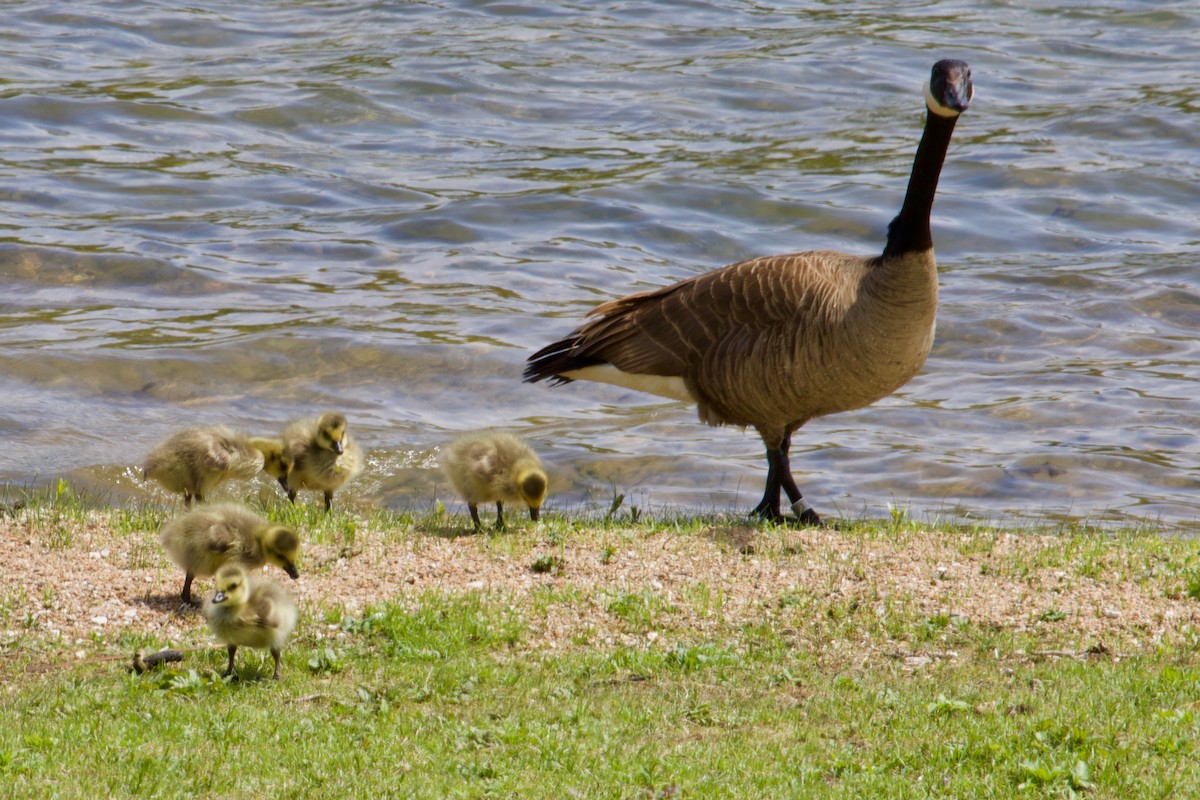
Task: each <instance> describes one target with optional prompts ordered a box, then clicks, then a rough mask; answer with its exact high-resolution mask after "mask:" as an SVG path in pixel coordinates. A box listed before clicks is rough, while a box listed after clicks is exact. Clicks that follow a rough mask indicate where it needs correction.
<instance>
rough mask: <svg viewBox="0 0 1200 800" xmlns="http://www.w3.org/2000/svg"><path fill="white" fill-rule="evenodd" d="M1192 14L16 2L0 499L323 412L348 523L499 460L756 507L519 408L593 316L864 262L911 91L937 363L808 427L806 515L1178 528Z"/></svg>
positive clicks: (119, 488) (124, 491)
mask: <svg viewBox="0 0 1200 800" xmlns="http://www.w3.org/2000/svg"><path fill="white" fill-rule="evenodd" d="M1198 40H1200V7H1197V6H1196V4H1195V3H1193V2H1190V0H1189V1H1188V2H1174V3H1172V2H1166V3H1155V4H1148V3H1142V2H1138V0H1125V1H1124V2H1101V3H1096V2H1087V3H1084V2H1075V3H1066V4H1058V5H1057V6H1056V7H1054V8H1050V7H1048V6H1046V4H1042V3H1032V2H1029V3H1021V2H1018V3H1000V2H995V3H992V2H952V3H931V2H907V3H905V2H901V3H855V4H844V3H835V2H798V3H790V4H781V5H778V6H773V5H770V4H765V3H755V4H749V3H734V2H727V3H715V2H714V3H705V2H661V1H659V0H656V2H641V3H638V2H609V3H591V2H588V3H577V4H560V5H555V6H553V7H549V4H543V3H533V2H496V3H488V2H451V1H450V0H445V1H444V2H435V1H431V2H422V3H407V4H401V3H353V2H337V1H336V0H327V1H326V2H279V1H278V0H277V1H276V2H270V1H268V2H262V3H222V2H211V1H208V0H198V2H195V3H191V4H188V7H187V8H174V7H173V6H172V5H170V4H153V3H136V2H124V3H113V2H104V3H100V2H90V3H89V2H83V3H80V2H72V3H65V2H62V3H54V2H50V3H46V2H36V3H35V2H28V3H8V4H6V5H5V26H4V29H3V32H0V143H2V147H0V201H2V206H0V208H2V210H3V213H2V215H0V437H2V445H0V480H2V481H6V482H8V483H11V484H17V485H21V484H28V483H31V482H34V481H37V480H44V479H47V478H50V477H52V476H58V475H70V476H72V477H74V478H76V479H79V480H84V481H88V482H93V483H98V484H100V485H101V486H103V487H105V488H107V489H110V490H111V491H112V492H113V494H114V496H115V497H118V498H120V497H127V496H128V497H138V496H144V494H143V493H144V491H145V490H144V487H143V486H142V485H141V484H140V482H139V481H137V480H136V479H135V478H134V477H133V473H132V470H131V469H130V467H131V466H132V465H134V464H137V463H139V462H140V461H141V458H142V456H143V455H144V453H145V452H146V451H147V450H148V449H149V447H150V446H151V445H152V444H153V443H154V442H155V441H156V440H157V439H158V438H160V437H162V436H163V435H164V434H166V433H167V432H169V431H170V430H172V429H173V428H175V427H178V426H180V425H183V424H191V423H198V422H205V423H207V422H229V423H232V424H235V425H237V426H240V427H242V428H246V429H249V430H254V431H258V430H266V431H269V430H273V429H276V428H278V427H280V426H281V424H282V423H283V421H285V420H286V419H288V418H291V417H293V416H296V415H301V414H308V413H310V412H314V411H317V410H321V409H324V408H326V407H337V408H341V409H343V410H345V411H346V413H347V415H348V416H349V417H350V420H351V425H352V427H353V431H354V432H355V433H356V434H357V436H358V438H359V440H360V441H361V442H362V443H363V444H364V445H365V446H366V447H367V448H368V450H369V451H370V454H371V458H370V466H369V469H368V471H367V474H366V475H365V476H364V478H363V479H362V480H361V481H360V482H359V483H358V484H356V485H355V486H354V488H353V489H352V490H349V491H348V494H350V495H357V496H358V498H359V499H360V500H361V501H363V502H379V503H383V504H386V505H389V506H395V507H410V506H418V507H419V506H421V505H423V504H428V503H430V502H431V501H432V500H433V498H435V497H440V498H443V499H447V500H448V499H449V497H448V494H449V493H448V491H447V487H446V484H445V481H444V480H442V479H441V478H440V477H439V476H438V474H437V472H436V469H435V467H434V461H435V457H436V452H437V447H438V446H439V445H440V444H442V443H444V442H445V441H446V440H447V439H448V438H449V437H450V436H452V435H453V433H454V432H456V431H459V430H465V429H469V428H474V427H479V426H482V425H496V426H503V427H509V428H512V429H514V430H517V431H519V432H521V433H522V434H524V435H525V436H527V437H528V438H530V439H531V440H532V441H533V442H534V443H535V445H536V446H537V447H538V448H539V449H540V450H541V451H542V452H543V454H544V456H545V458H546V460H547V462H548V464H549V465H550V466H551V468H552V469H553V471H554V473H555V481H554V485H553V489H554V498H553V506H555V507H557V508H558V509H559V510H562V511H568V512H570V511H574V510H577V509H580V508H590V507H593V506H596V505H598V506H602V507H607V501H608V498H610V497H611V496H612V494H613V493H614V492H623V493H625V494H626V495H627V496H629V497H630V498H631V500H632V501H634V502H637V503H638V504H640V505H642V506H650V507H652V508H656V507H663V506H670V507H678V506H683V507H686V508H691V509H699V510H712V509H718V510H726V509H730V508H733V507H744V508H748V507H749V506H750V505H752V504H753V503H754V502H755V501H756V500H757V498H758V496H759V494H760V493H761V487H762V480H763V478H764V475H765V465H764V462H763V458H762V453H761V445H760V443H759V441H758V439H757V437H756V436H755V435H754V433H753V432H752V431H751V432H747V433H743V432H740V431H738V430H735V429H709V428H705V427H702V426H700V425H698V424H697V423H696V422H695V412H694V410H693V409H691V408H689V407H687V406H684V405H682V404H676V403H666V402H660V401H658V400H656V399H655V398H652V397H650V396H647V395H639V394H634V393H629V392H625V391H622V390H619V389H615V388H612V387H604V386H596V385H587V384H573V385H571V386H568V387H563V388H559V389H550V388H547V387H546V386H545V385H537V386H529V385H525V384H522V383H521V382H520V370H521V367H522V364H523V361H524V359H525V357H526V356H527V355H528V354H529V352H530V351H531V350H533V349H535V348H536V347H538V346H540V345H542V344H545V343H547V342H549V341H551V340H553V339H555V338H558V337H559V336H561V335H562V334H564V333H566V332H567V331H569V330H570V329H571V328H572V327H573V326H574V325H575V323H576V322H577V321H578V320H579V319H580V318H581V317H582V315H583V313H584V312H585V311H587V310H588V309H589V308H591V307H592V306H593V305H595V304H596V303H597V302H599V301H600V300H603V299H605V298H609V297H614V296H619V295H622V294H626V293H628V292H630V291H633V290H637V289H642V288H645V287H648V286H654V285H657V284H661V283H665V282H669V281H671V280H675V279H678V278H681V277H685V276H688V275H692V274H695V273H697V272H699V271H703V270H707V269H710V268H713V267H717V266H720V265H722V264H725V263H729V262H732V261H736V260H740V259H743V258H747V257H751V256H755V255H763V254H770V253H782V252H790V251H794V250H802V249H812V248H833V249H842V250H848V251H851V252H857V253H863V254H870V253H875V252H878V251H879V250H880V249H881V247H882V243H883V237H884V232H885V229H886V225H887V222H888V221H889V220H890V219H891V218H892V216H893V215H894V214H895V212H896V210H897V209H898V207H899V203H900V200H901V199H902V197H903V192H904V184H905V180H906V177H907V171H908V168H909V166H910V165H911V163H912V155H913V152H914V151H915V146H916V141H917V138H918V136H919V133H920V125H921V119H922V113H923V109H922V101H921V84H922V82H923V80H924V78H925V76H926V75H927V73H928V69H929V65H930V64H931V63H932V62H933V61H934V60H936V59H938V58H941V57H957V58H962V59H965V60H967V61H969V62H970V63H971V65H972V69H973V73H974V76H975V82H976V91H977V95H976V100H975V102H974V104H973V105H972V107H971V109H970V111H969V112H968V113H967V114H966V115H965V116H964V117H963V118H962V120H960V122H959V125H958V129H957V131H956V134H955V141H954V142H953V143H952V145H951V149H950V155H949V157H948V159H947V164H946V168H945V171H944V173H943V175H942V180H941V184H940V189H939V196H938V201H937V203H936V205H935V208H934V239H935V241H936V243H937V248H938V257H939V263H940V265H941V270H942V306H941V309H940V311H939V325H938V338H937V342H936V344H935V346H934V351H933V354H932V355H931V357H930V359H929V361H928V363H927V364H926V367H925V369H924V371H923V372H922V374H921V375H919V376H918V377H917V378H916V379H914V380H913V381H912V382H911V383H910V384H908V385H907V386H905V387H904V389H903V390H902V391H901V392H899V393H897V394H896V395H895V396H893V397H891V398H889V399H887V400H885V401H883V402H881V403H878V404H877V405H875V406H873V407H871V408H867V409H863V410H860V411H857V412H852V413H847V414H842V415H839V416H835V417H830V418H827V419H824V420H818V421H815V422H813V423H811V424H809V425H808V426H807V427H806V428H805V429H803V430H802V431H801V432H800V433H799V434H797V437H796V441H795V446H794V448H793V453H794V456H793V463H794V465H795V467H796V469H797V473H798V481H799V483H800V485H801V487H802V488H803V489H804V490H805V494H806V496H808V497H809V498H811V499H812V501H813V502H814V505H816V506H817V508H818V509H819V510H821V511H823V512H833V513H841V514H845V515H851V516H857V515H860V514H864V513H865V514H868V515H880V514H886V513H887V506H888V504H889V503H898V504H899V505H902V506H907V507H910V509H911V511H912V512H913V513H915V514H921V513H925V514H942V515H948V516H954V517H974V518H984V519H991V520H1007V519H1017V520H1027V519H1031V518H1033V519H1058V518H1064V517H1067V518H1086V519H1088V520H1091V521H1101V520H1115V521H1120V520H1126V519H1130V518H1134V519H1147V518H1148V519H1158V520H1162V521H1164V522H1167V523H1170V524H1172V525H1175V526H1179V527H1183V528H1194V527H1195V526H1196V525H1197V521H1198V520H1200V496H1198V491H1197V490H1198V489H1200V452H1198V451H1200V448H1198V447H1197V440H1196V431H1197V428H1198V423H1200V410H1198V409H1200V404H1198V402H1197V399H1196V395H1197V394H1198V393H1200V343H1198V340H1197V329H1198V328H1200V278H1198V277H1197V275H1198V273H1200V202H1198V199H1200V194H1198V191H1197V185H1198V184H1200V67H1197V62H1196V58H1195V53H1196V51H1195V43H1196V42H1197V41H1198Z"/></svg>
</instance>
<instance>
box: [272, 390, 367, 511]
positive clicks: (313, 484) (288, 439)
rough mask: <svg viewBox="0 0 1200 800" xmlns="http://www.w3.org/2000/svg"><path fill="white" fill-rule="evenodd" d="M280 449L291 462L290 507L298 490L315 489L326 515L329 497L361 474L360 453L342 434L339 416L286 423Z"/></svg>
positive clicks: (343, 422) (330, 504)
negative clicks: (321, 496) (323, 498)
mask: <svg viewBox="0 0 1200 800" xmlns="http://www.w3.org/2000/svg"><path fill="white" fill-rule="evenodd" d="M283 446H284V449H285V451H286V452H287V455H288V456H289V457H290V458H291V459H292V472H291V474H290V475H289V476H288V478H287V490H288V499H289V500H291V501H292V502H293V503H295V502H296V492H297V491H299V490H300V489H315V490H317V491H319V492H323V493H324V495H325V510H326V511H327V512H328V511H329V510H330V509H332V508H333V493H334V492H335V491H337V490H338V489H340V488H342V486H344V485H345V484H346V483H348V482H349V481H351V480H353V478H354V476H356V475H358V473H359V472H361V471H362V463H363V455H362V449H361V448H360V447H359V446H358V445H357V444H356V443H355V442H354V440H353V439H351V438H350V434H349V433H347V432H346V417H345V416H344V415H342V414H338V413H335V412H332V411H329V412H326V413H324V414H322V415H321V416H320V417H318V418H317V419H308V420H297V421H295V422H292V423H290V424H289V425H288V426H287V427H286V428H284V430H283Z"/></svg>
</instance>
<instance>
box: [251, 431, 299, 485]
mask: <svg viewBox="0 0 1200 800" xmlns="http://www.w3.org/2000/svg"><path fill="white" fill-rule="evenodd" d="M250 446H251V447H253V448H254V449H255V450H257V451H258V452H260V453H262V457H263V472H265V473H267V474H268V475H270V476H271V477H272V478H274V479H275V480H277V481H279V482H280V483H283V484H284V485H286V484H287V477H288V475H290V474H291V472H292V457H291V456H290V455H289V454H288V453H287V452H285V451H284V449H283V440H282V439H251V440H250Z"/></svg>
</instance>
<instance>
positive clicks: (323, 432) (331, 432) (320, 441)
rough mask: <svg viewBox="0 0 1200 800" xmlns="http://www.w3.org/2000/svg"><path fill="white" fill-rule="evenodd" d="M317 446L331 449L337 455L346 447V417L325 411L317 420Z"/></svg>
mask: <svg viewBox="0 0 1200 800" xmlns="http://www.w3.org/2000/svg"><path fill="white" fill-rule="evenodd" d="M317 447H320V448H322V449H324V450H332V451H333V452H335V453H337V454H338V455H339V456H340V455H341V454H342V453H343V452H344V451H345V449H346V418H345V417H344V416H343V415H341V414H338V413H335V412H333V411H327V412H325V413H324V414H322V415H321V418H320V419H319V420H317Z"/></svg>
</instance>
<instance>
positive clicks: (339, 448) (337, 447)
mask: <svg viewBox="0 0 1200 800" xmlns="http://www.w3.org/2000/svg"><path fill="white" fill-rule="evenodd" d="M333 452H335V453H337V454H338V455H339V456H340V455H341V454H342V453H344V452H346V448H345V446H344V445H343V444H342V443H341V442H334V443H333Z"/></svg>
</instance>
